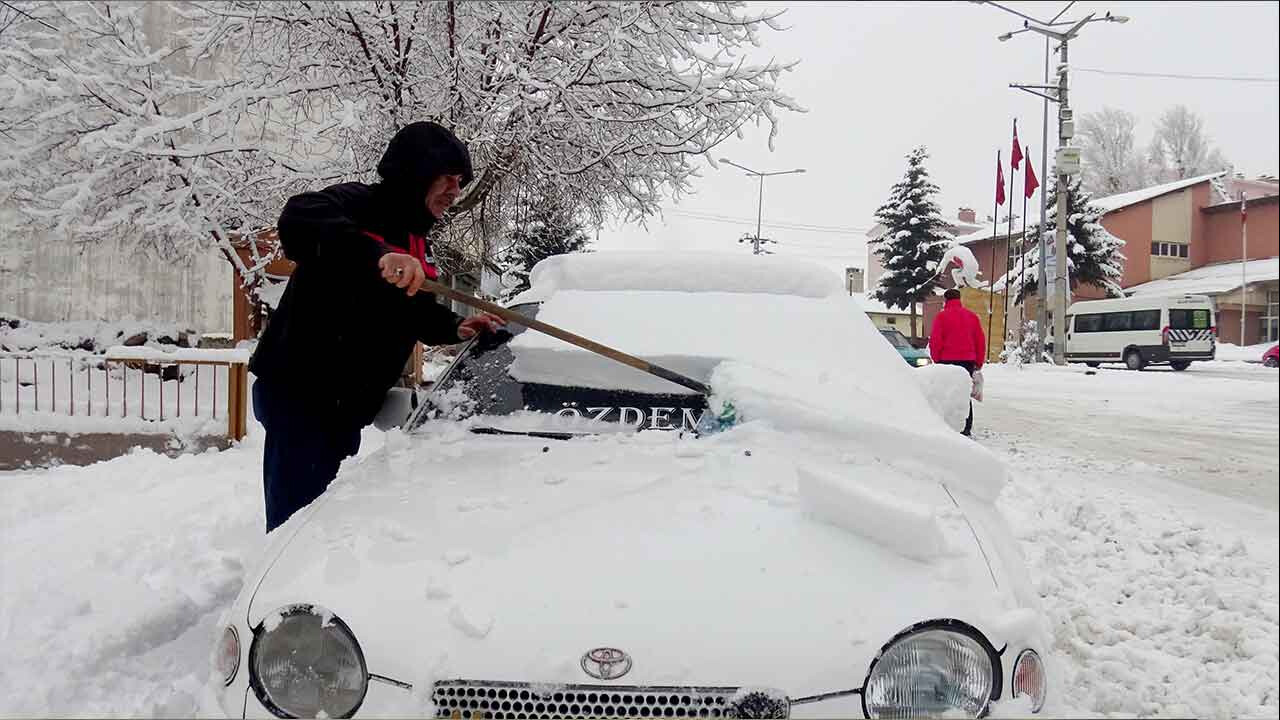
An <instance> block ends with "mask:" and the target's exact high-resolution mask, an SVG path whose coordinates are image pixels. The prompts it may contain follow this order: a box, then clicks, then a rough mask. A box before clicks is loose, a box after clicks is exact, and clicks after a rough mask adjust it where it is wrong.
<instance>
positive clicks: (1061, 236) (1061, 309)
mask: <svg viewBox="0 0 1280 720" xmlns="http://www.w3.org/2000/svg"><path fill="white" fill-rule="evenodd" d="M981 4H987V5H993V6H995V7H997V8H1000V9H1001V10H1004V11H1005V12H1008V13H1011V14H1013V15H1017V16H1018V17H1020V18H1022V29H1020V30H1014V31H1011V32H1007V33H1004V34H1002V35H998V36H997V37H996V39H997V40H999V41H1000V42H1006V41H1008V40H1010V39H1012V38H1013V36H1014V35H1019V34H1021V33H1024V32H1034V33H1037V34H1040V35H1043V36H1044V37H1045V56H1044V83H1045V84H1044V85H1011V86H1010V87H1016V88H1019V89H1021V90H1026V91H1027V92H1030V93H1031V94H1033V95H1037V96H1039V97H1041V98H1043V99H1044V122H1043V124H1042V130H1041V132H1042V139H1041V143H1040V150H1041V155H1040V167H1041V168H1042V169H1043V168H1045V167H1046V166H1047V163H1048V144H1049V138H1048V135H1049V120H1048V118H1049V101H1051V100H1052V101H1053V102H1056V103H1058V149H1059V151H1061V150H1062V149H1063V148H1065V147H1066V146H1067V143H1068V142H1069V141H1070V140H1071V137H1072V136H1073V135H1074V134H1075V123H1074V122H1072V116H1071V108H1070V104H1069V103H1068V101H1067V72H1068V68H1069V67H1070V66H1069V65H1068V64H1067V43H1068V41H1070V40H1071V39H1072V38H1075V37H1076V36H1077V35H1079V34H1080V30H1081V29H1082V28H1084V26H1085V25H1088V24H1089V23H1094V22H1114V23H1120V24H1123V23H1127V22H1129V18H1128V17H1127V16H1125V15H1112V14H1111V13H1110V12H1108V13H1107V14H1106V15H1104V16H1102V17H1096V15H1095V14H1094V13H1090V14H1089V15H1087V16H1085V18H1084V19H1083V20H1078V21H1074V22H1073V21H1070V20H1065V21H1061V22H1059V20H1058V19H1059V18H1061V17H1062V15H1063V13H1065V12H1066V11H1067V10H1068V9H1070V8H1071V6H1072V5H1074V4H1075V3H1074V2H1071V3H1068V4H1067V6H1066V7H1064V8H1063V9H1062V11H1061V12H1059V13H1058V14H1057V15H1055V16H1054V17H1053V19H1052V20H1050V21H1048V22H1045V21H1043V20H1038V19H1036V18H1033V17H1031V16H1029V15H1024V14H1022V13H1020V12H1018V11H1016V10H1013V9H1011V8H1007V7H1004V6H1003V5H1000V4H999V3H995V2H990V1H989V0H988V1H987V2H985V3H981ZM1032 23H1035V24H1032ZM1062 25H1066V26H1068V27H1067V28H1066V29H1065V30H1058V29H1051V28H1056V27H1058V26H1062ZM1051 40H1056V41H1057V43H1058V52H1059V60H1058V83H1057V85H1050V84H1049V44H1050V41H1051ZM1049 93H1053V95H1050V94H1049ZM1057 170H1058V218H1057V219H1058V222H1057V228H1056V235H1057V237H1056V242H1055V243H1054V244H1055V246H1056V252H1055V260H1056V263H1057V271H1056V272H1055V273H1054V274H1055V276H1056V277H1055V278H1054V293H1053V298H1054V323H1053V325H1054V329H1053V361H1054V363H1056V364H1058V365H1063V364H1065V363H1066V345H1067V343H1066V324H1065V323H1066V317H1067V306H1068V295H1069V294H1070V291H1071V287H1070V285H1069V280H1068V277H1067V178H1068V177H1069V176H1068V175H1066V174H1063V172H1062V163H1060V162H1059V163H1057ZM1045 211H1046V208H1045V195H1044V193H1043V192H1041V194H1040V218H1041V223H1042V227H1043V222H1044V217H1045V214H1046V213H1045ZM1037 244H1038V245H1039V252H1040V269H1039V287H1040V292H1041V295H1042V298H1043V299H1042V300H1041V302H1040V303H1039V305H1040V308H1039V312H1038V314H1037V320H1038V323H1037V325H1038V329H1039V330H1040V332H1041V334H1042V335H1041V337H1042V338H1043V333H1044V327H1045V325H1046V323H1047V319H1048V318H1047V313H1046V310H1047V308H1046V306H1047V305H1048V302H1047V300H1048V293H1047V288H1046V285H1047V282H1048V278H1047V276H1046V272H1045V264H1046V260H1047V258H1046V257H1045V247H1044V242H1043V235H1042V237H1041V238H1037ZM1041 343H1042V347H1043V339H1042V340H1041ZM1038 355H1039V353H1037V356H1038Z"/></svg>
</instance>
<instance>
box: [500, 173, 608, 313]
mask: <svg viewBox="0 0 1280 720" xmlns="http://www.w3.org/2000/svg"><path fill="white" fill-rule="evenodd" d="M524 209H525V212H524V213H517V214H516V219H515V220H514V221H513V223H512V226H511V229H510V230H509V231H508V233H507V237H506V240H507V243H508V244H507V246H506V248H504V249H503V251H502V252H501V254H500V256H499V258H498V264H499V265H500V266H502V267H503V269H504V270H505V273H504V275H505V276H507V277H511V278H514V279H515V280H516V281H517V282H516V283H514V284H513V285H512V286H511V287H508V288H507V289H506V291H505V292H504V295H505V297H504V299H507V300H509V299H511V298H512V297H514V296H515V295H516V294H518V293H520V292H522V291H524V290H527V289H529V272H530V271H531V270H533V266H534V265H537V264H538V263H539V262H540V261H542V260H545V259H546V258H549V257H551V256H553V255H563V254H565V253H572V252H583V251H585V250H586V249H587V245H588V244H589V243H590V242H591V241H590V239H589V238H588V237H587V234H586V232H585V231H584V229H583V225H582V221H581V220H580V219H579V218H578V217H577V216H576V215H575V214H574V212H573V210H572V209H571V208H570V207H569V203H567V202H566V201H565V200H564V199H563V198H560V197H558V196H557V195H555V194H553V193H547V194H542V195H541V196H540V197H537V198H536V200H535V201H534V202H531V203H527V205H526V208H524Z"/></svg>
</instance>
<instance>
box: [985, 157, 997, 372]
mask: <svg viewBox="0 0 1280 720" xmlns="http://www.w3.org/2000/svg"><path fill="white" fill-rule="evenodd" d="M999 176H1000V151H999V150H996V177H997V178H999ZM999 189H1000V183H999V182H997V183H996V191H997V192H996V198H995V202H994V203H993V204H992V209H991V281H990V286H989V287H990V288H991V290H990V292H989V293H988V295H989V297H988V298H987V357H986V358H984V360H989V359H991V318H992V316H993V315H994V314H995V309H996V277H995V275H996V235H997V234H998V233H999V232H1000V231H999V230H998V229H997V228H998V227H999V225H1000V193H999Z"/></svg>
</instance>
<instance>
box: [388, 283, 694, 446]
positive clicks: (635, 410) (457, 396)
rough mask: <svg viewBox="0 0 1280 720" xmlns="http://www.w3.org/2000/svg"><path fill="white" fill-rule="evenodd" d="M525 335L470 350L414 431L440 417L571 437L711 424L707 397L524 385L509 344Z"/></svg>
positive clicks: (533, 311) (508, 331)
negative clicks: (515, 369)
mask: <svg viewBox="0 0 1280 720" xmlns="http://www.w3.org/2000/svg"><path fill="white" fill-rule="evenodd" d="M538 308H539V305H538V304H537V303H530V304H525V305H517V306H514V307H512V308H511V309H512V310H513V311H515V312H518V313H520V314H521V315H524V316H526V317H530V318H533V317H536V316H537V314H538ZM523 332H527V330H526V328H525V327H524V326H522V325H519V324H517V323H509V324H508V325H507V326H506V327H505V328H504V329H502V330H500V331H498V332H496V333H492V334H489V335H485V336H481V337H478V338H476V339H475V340H473V341H472V342H471V343H469V344H468V345H467V346H466V347H464V348H463V350H462V352H461V354H460V355H459V357H458V359H457V360H456V361H455V362H454V364H453V365H452V366H450V368H449V369H448V370H447V371H446V372H445V374H444V375H443V376H442V377H441V378H440V380H439V382H437V383H436V385H435V387H434V388H433V389H432V392H431V394H430V395H429V396H428V407H426V408H424V410H423V412H419V413H418V414H417V415H416V416H415V418H414V421H413V424H412V427H414V428H416V427H418V426H420V425H422V423H424V422H425V421H427V420H429V419H433V418H438V417H449V418H452V419H464V418H472V417H478V416H485V417H486V420H484V421H482V422H481V423H480V424H479V426H478V427H477V428H476V429H477V430H478V431H480V432H496V433H505V432H517V433H529V432H533V433H545V432H546V431H567V434H570V435H572V434H581V433H590V432H602V431H605V429H606V428H612V429H614V430H615V431H616V430H617V429H626V428H628V427H634V428H639V429H655V430H694V429H696V428H697V427H698V426H699V424H700V423H701V422H703V421H704V419H705V418H704V413H705V411H706V408H707V402H706V398H705V397H703V396H702V395H691V394H688V393H671V394H665V393H662V394H655V393H641V392H634V391H628V390H602V389H597V388H584V387H575V386H573V384H572V383H573V378H570V377H566V378H565V381H564V384H562V385H561V384H555V385H552V384H543V383H530V382H520V381H519V380H516V379H515V378H513V377H512V376H511V374H510V372H509V369H510V367H511V364H512V362H513V361H514V360H515V355H514V354H513V353H512V352H511V348H510V347H509V345H510V343H511V340H512V338H514V337H515V336H517V335H519V334H521V333H523ZM490 416H496V417H490ZM504 418H505V419H507V421H505V422H504V421H503V419H504ZM516 419H518V420H519V421H518V422H515V421H514V420H516ZM491 421H492V422H491ZM601 423H610V425H601Z"/></svg>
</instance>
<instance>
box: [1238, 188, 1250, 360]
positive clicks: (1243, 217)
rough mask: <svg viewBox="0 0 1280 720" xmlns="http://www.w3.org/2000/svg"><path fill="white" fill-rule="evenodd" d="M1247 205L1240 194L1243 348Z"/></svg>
mask: <svg viewBox="0 0 1280 720" xmlns="http://www.w3.org/2000/svg"><path fill="white" fill-rule="evenodd" d="M1248 203H1249V199H1248V196H1247V195H1245V194H1244V193H1243V192H1241V193H1240V347H1244V293H1245V283H1247V282H1248V278H1246V277H1245V274H1246V272H1247V271H1246V270H1245V263H1247V262H1248V261H1249V211H1248V209H1247V206H1248Z"/></svg>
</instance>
